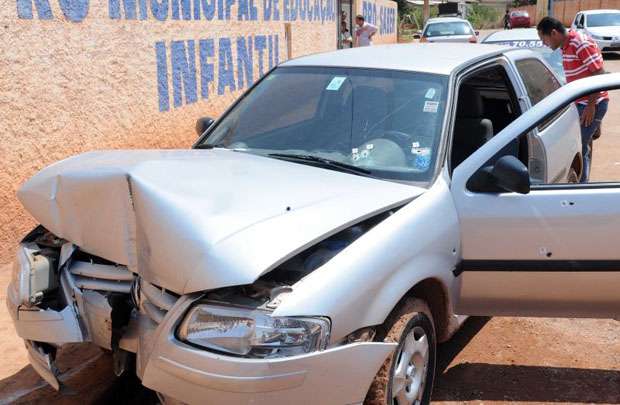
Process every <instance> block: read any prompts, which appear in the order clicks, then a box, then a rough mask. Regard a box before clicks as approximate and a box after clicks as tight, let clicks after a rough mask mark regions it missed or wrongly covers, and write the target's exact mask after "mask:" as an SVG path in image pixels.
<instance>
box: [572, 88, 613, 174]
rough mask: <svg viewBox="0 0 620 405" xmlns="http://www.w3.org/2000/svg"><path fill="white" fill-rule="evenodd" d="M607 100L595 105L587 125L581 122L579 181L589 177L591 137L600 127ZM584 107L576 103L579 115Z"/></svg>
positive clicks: (605, 111)
mask: <svg viewBox="0 0 620 405" xmlns="http://www.w3.org/2000/svg"><path fill="white" fill-rule="evenodd" d="M608 104H609V103H608V101H607V100H603V101H601V102H600V103H598V104H597V105H596V111H595V113H594V120H593V121H592V123H591V124H590V126H589V127H586V126H585V125H584V124H581V156H583V170H582V171H581V179H580V180H579V181H580V183H587V182H588V180H589V179H590V166H591V165H592V137H593V136H594V133H595V132H596V130H597V129H599V128H600V127H601V121H603V117H604V116H605V113H607V105H608ZM585 109H586V106H585V105H584V104H577V110H578V111H579V117H581V115H582V114H583V110H585Z"/></svg>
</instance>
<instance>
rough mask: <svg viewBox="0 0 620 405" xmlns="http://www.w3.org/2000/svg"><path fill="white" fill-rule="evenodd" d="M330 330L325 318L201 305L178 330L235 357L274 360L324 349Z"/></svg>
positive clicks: (199, 343) (185, 337)
mask: <svg viewBox="0 0 620 405" xmlns="http://www.w3.org/2000/svg"><path fill="white" fill-rule="evenodd" d="M329 329H330V323H329V320H328V319H326V318H303V317H299V318H297V317H274V316H271V314H270V312H268V311H263V310H257V309H246V308H236V307H226V306H221V305H211V304H198V305H196V306H194V307H193V308H192V309H190V311H189V312H188V314H187V315H186V317H185V319H184V320H183V322H182V323H181V325H180V326H179V330H178V337H179V338H180V339H181V340H183V341H184V342H187V343H191V344H194V345H197V346H201V347H204V348H206V349H211V350H216V351H220V352H224V353H230V354H233V355H238V356H246V357H256V358H273V357H287V356H295V355H299V354H304V353H309V352H313V351H317V350H322V349H324V348H325V346H326V345H327V340H328V338H329Z"/></svg>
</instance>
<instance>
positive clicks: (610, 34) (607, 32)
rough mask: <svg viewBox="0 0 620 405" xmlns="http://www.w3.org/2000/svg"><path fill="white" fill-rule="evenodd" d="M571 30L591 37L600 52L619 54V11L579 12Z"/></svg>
mask: <svg viewBox="0 0 620 405" xmlns="http://www.w3.org/2000/svg"><path fill="white" fill-rule="evenodd" d="M571 28H573V29H575V30H578V31H581V32H584V33H586V34H588V35H589V36H590V37H592V39H593V40H594V41H595V42H596V43H597V45H598V47H599V48H600V50H601V52H620V10H587V11H580V12H578V13H577V15H575V19H574V20H573V24H572V26H571Z"/></svg>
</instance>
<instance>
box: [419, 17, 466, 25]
mask: <svg viewBox="0 0 620 405" xmlns="http://www.w3.org/2000/svg"><path fill="white" fill-rule="evenodd" d="M442 22H466V23H469V21H467V20H466V19H464V18H460V17H434V18H429V19H428V20H426V25H428V24H434V23H442Z"/></svg>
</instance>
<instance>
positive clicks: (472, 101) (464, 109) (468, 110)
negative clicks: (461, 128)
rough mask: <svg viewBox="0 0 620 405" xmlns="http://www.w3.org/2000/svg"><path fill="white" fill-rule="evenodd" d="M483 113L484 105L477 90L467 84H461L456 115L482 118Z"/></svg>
mask: <svg viewBox="0 0 620 405" xmlns="http://www.w3.org/2000/svg"><path fill="white" fill-rule="evenodd" d="M483 115H484V105H483V103H482V97H480V93H478V90H476V89H475V88H474V87H473V86H469V85H463V86H461V88H460V89H459V100H458V105H457V109H456V116H457V117H461V118H482V116H483Z"/></svg>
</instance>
